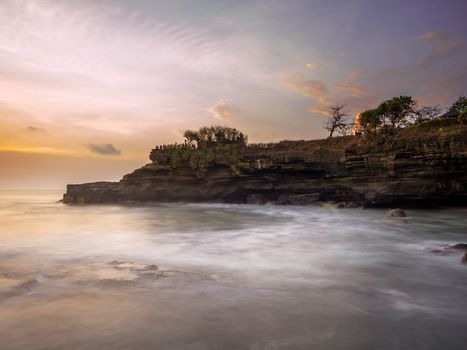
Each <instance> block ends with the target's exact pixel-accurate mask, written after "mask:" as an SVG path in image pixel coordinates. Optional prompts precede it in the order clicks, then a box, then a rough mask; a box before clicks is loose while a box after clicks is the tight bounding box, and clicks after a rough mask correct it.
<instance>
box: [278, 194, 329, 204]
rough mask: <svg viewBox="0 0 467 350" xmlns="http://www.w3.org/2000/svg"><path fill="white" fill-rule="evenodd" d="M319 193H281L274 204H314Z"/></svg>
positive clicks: (318, 198)
mask: <svg viewBox="0 0 467 350" xmlns="http://www.w3.org/2000/svg"><path fill="white" fill-rule="evenodd" d="M320 197H321V195H320V194H319V193H309V194H281V195H280V196H279V197H278V198H277V201H276V204H291V205H309V204H316V202H318V201H319V200H320Z"/></svg>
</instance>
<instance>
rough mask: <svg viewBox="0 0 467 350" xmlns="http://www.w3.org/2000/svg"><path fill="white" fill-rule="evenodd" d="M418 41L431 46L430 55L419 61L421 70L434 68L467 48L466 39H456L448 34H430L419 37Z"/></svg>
mask: <svg viewBox="0 0 467 350" xmlns="http://www.w3.org/2000/svg"><path fill="white" fill-rule="evenodd" d="M417 40H418V41H419V42H422V43H426V44H428V45H429V46H430V49H429V51H428V53H427V54H426V55H425V56H423V57H422V58H421V59H419V60H418V65H419V66H420V67H421V68H429V67H432V66H434V65H435V64H437V63H439V62H441V61H443V60H445V59H446V58H448V57H450V56H453V55H455V54H457V53H458V52H460V51H462V49H463V48H465V40H464V38H462V37H457V38H456V37H453V36H452V35H451V34H449V33H446V32H428V33H425V34H423V35H421V36H419V37H418V38H417Z"/></svg>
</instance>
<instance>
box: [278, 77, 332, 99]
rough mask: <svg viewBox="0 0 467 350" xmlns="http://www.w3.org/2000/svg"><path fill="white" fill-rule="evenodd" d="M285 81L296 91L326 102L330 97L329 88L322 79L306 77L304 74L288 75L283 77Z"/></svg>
mask: <svg viewBox="0 0 467 350" xmlns="http://www.w3.org/2000/svg"><path fill="white" fill-rule="evenodd" d="M283 83H284V84H285V85H286V86H288V87H289V88H291V89H293V90H295V91H296V92H298V93H300V94H302V95H304V96H308V97H311V98H313V99H314V100H316V101H318V102H320V103H324V102H326V100H327V98H328V97H329V89H328V88H327V86H326V84H325V83H324V82H323V81H320V80H313V79H306V78H304V77H303V76H296V77H288V78H284V79H283Z"/></svg>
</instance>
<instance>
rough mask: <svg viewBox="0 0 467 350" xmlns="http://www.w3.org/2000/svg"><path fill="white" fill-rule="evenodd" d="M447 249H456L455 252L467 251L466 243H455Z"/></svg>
mask: <svg viewBox="0 0 467 350" xmlns="http://www.w3.org/2000/svg"><path fill="white" fill-rule="evenodd" d="M449 248H452V249H456V250H467V243H457V244H454V245H452V246H450V247H449Z"/></svg>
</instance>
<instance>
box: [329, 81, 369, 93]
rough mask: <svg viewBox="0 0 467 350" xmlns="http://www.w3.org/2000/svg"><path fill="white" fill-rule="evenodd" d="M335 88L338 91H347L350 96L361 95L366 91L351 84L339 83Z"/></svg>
mask: <svg viewBox="0 0 467 350" xmlns="http://www.w3.org/2000/svg"><path fill="white" fill-rule="evenodd" d="M336 87H337V88H338V89H343V90H348V91H350V93H351V94H352V95H361V94H363V93H365V92H366V91H367V90H366V89H365V88H363V87H361V86H358V85H355V84H352V83H341V84H337V85H336Z"/></svg>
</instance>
